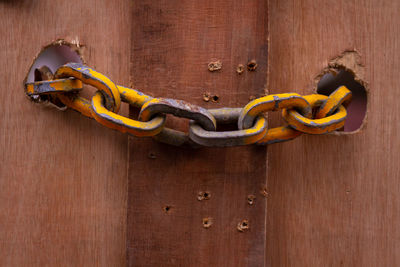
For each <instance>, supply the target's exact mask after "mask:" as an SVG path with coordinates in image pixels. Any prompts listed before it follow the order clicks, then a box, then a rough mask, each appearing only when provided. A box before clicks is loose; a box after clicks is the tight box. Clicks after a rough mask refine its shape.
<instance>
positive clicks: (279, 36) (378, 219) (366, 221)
mask: <svg viewBox="0 0 400 267" xmlns="http://www.w3.org/2000/svg"><path fill="white" fill-rule="evenodd" d="M269 11H270V12H269V14H270V17H269V20H270V26H269V29H270V53H269V87H268V88H269V92H270V93H280V92H288V91H295V92H297V93H310V92H312V91H313V89H314V88H313V87H314V86H315V83H314V78H315V76H317V75H318V74H319V73H320V72H321V71H322V69H323V68H325V67H327V62H328V60H329V59H331V58H333V57H336V56H338V55H339V54H340V53H342V52H343V51H344V50H347V49H354V48H355V49H356V50H358V51H359V53H360V54H361V61H362V63H363V64H364V65H365V75H364V76H365V79H366V81H367V82H368V83H369V91H370V93H369V107H368V111H369V113H368V121H367V125H366V127H365V128H364V129H363V130H362V131H361V132H359V133H358V134H354V135H347V136H332V135H331V136H303V137H301V138H299V139H297V140H295V141H293V142H288V143H285V144H277V145H273V146H270V147H269V148H268V159H269V162H268V192H269V195H268V217H267V237H266V240H267V250H266V255H267V256H266V258H267V265H268V266H399V265H400V242H399V240H400V230H399V223H400V195H399V192H400V191H399V190H400V169H399V158H400V152H399V148H400V141H399V135H398V132H399V131H400V124H399V122H398V119H399V115H400V114H399V112H400V104H399V101H398V99H399V97H400V90H399V88H400V82H399V79H398V75H399V72H400V67H399V66H400V65H399V62H400V50H399V47H400V43H399V35H400V28H399V23H400V2H399V1H378V0H373V1H372V0H369V1H315V0H307V1H297V0H292V1H280V0H270V4H269ZM272 123H278V122H277V120H274V121H273V122H272Z"/></svg>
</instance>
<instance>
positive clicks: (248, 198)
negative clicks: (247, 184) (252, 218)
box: [247, 195, 256, 205]
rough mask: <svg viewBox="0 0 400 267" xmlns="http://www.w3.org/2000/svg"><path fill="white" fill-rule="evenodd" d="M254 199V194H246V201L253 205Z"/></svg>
mask: <svg viewBox="0 0 400 267" xmlns="http://www.w3.org/2000/svg"><path fill="white" fill-rule="evenodd" d="M255 199H256V196H255V195H248V196H247V203H248V204H249V205H253V204H254V202H255Z"/></svg>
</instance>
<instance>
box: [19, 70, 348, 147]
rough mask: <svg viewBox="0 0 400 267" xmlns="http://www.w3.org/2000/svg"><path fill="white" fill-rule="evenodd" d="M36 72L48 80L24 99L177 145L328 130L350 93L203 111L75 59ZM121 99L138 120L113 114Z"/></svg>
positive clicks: (270, 98) (340, 121)
mask: <svg viewBox="0 0 400 267" xmlns="http://www.w3.org/2000/svg"><path fill="white" fill-rule="evenodd" d="M37 71H39V72H42V73H41V74H42V77H44V78H43V79H47V80H42V81H35V82H32V83H26V84H25V92H26V94H27V95H28V96H29V97H31V98H34V97H36V98H37V97H41V96H46V95H48V96H51V98H49V99H51V100H53V101H54V99H56V100H57V101H61V102H62V104H64V105H65V106H67V107H69V108H72V109H74V110H76V111H78V112H80V113H82V114H83V115H85V116H87V117H89V118H93V119H95V120H96V121H97V122H99V123H100V124H102V125H104V126H106V127H108V128H111V129H115V130H118V131H120V132H123V133H125V132H126V133H129V134H131V135H134V136H152V137H153V138H154V139H155V140H157V141H160V142H164V143H168V144H171V145H176V146H179V145H189V146H192V147H198V146H218V147H224V146H240V145H248V144H259V145H266V144H273V143H278V142H283V141H288V140H291V139H294V138H296V137H298V136H300V135H301V134H303V133H308V134H325V133H329V132H332V131H335V130H338V129H340V128H342V127H343V126H344V122H345V119H346V116H347V112H346V108H345V105H346V104H348V103H349V102H350V100H351V91H350V90H349V89H347V88H346V87H345V86H340V87H339V88H337V89H336V90H335V91H334V92H333V93H332V94H330V95H329V96H325V95H320V94H312V95H306V96H301V95H299V94H296V93H286V94H274V95H267V96H264V97H260V98H257V99H255V100H253V101H251V102H249V103H248V104H247V105H246V106H245V107H244V108H220V109H209V110H207V109H204V108H202V107H200V106H197V105H193V104H190V103H188V102H185V101H182V100H175V99H168V98H153V97H151V96H148V95H146V94H144V93H142V92H140V91H137V90H135V89H132V88H127V87H123V86H120V85H116V84H115V83H114V82H112V81H111V80H110V79H109V78H107V77H106V76H104V75H103V74H101V73H99V72H97V71H95V70H93V69H91V68H89V67H87V66H84V65H82V64H79V63H68V64H65V65H64V66H61V67H60V68H58V70H57V71H56V72H55V74H54V75H52V73H51V72H50V73H49V69H48V68H46V67H43V68H41V69H38V70H37ZM82 84H88V85H91V86H93V87H95V88H96V89H97V90H98V91H97V92H96V93H95V94H94V95H93V97H92V99H91V101H89V100H87V99H85V98H83V97H81V96H79V91H80V90H82ZM121 101H123V102H126V103H128V104H130V105H132V106H134V107H136V108H140V113H139V117H138V120H134V119H130V118H127V117H124V116H121V115H119V114H118V111H119V108H120V105H121ZM278 110H282V116H283V118H284V119H285V121H286V122H287V124H288V125H285V126H280V127H276V128H272V129H268V127H267V120H266V118H265V117H264V115H263V114H264V113H265V112H268V111H278ZM313 113H314V114H315V115H314V116H313ZM166 114H172V115H174V116H176V117H182V118H186V119H189V120H190V123H189V132H188V133H184V132H181V131H177V130H173V129H170V128H167V127H165V121H166ZM223 124H237V126H238V130H233V131H217V126H220V125H223Z"/></svg>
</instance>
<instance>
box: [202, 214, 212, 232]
mask: <svg viewBox="0 0 400 267" xmlns="http://www.w3.org/2000/svg"><path fill="white" fill-rule="evenodd" d="M212 224H213V221H212V218H211V217H206V218H203V227H204V228H206V229H207V228H210V227H211V225H212Z"/></svg>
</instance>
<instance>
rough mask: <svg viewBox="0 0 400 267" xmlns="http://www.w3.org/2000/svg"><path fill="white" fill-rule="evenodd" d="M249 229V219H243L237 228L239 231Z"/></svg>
mask: <svg viewBox="0 0 400 267" xmlns="http://www.w3.org/2000/svg"><path fill="white" fill-rule="evenodd" d="M248 229H249V221H248V220H243V221H241V222H239V224H238V225H237V230H238V231H239V232H244V231H247V230H248Z"/></svg>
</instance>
